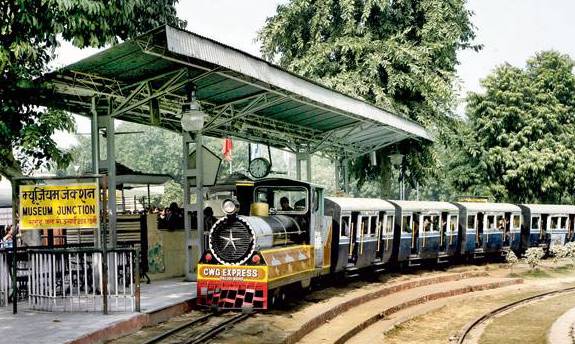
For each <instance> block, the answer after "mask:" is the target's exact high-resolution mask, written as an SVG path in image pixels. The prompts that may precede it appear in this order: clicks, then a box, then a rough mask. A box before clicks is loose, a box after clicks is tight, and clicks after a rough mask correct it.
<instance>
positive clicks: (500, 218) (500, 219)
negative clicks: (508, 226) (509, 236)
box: [495, 215, 505, 232]
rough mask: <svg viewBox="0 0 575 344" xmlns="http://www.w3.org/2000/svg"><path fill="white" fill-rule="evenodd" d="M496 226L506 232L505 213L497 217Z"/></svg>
mask: <svg viewBox="0 0 575 344" xmlns="http://www.w3.org/2000/svg"><path fill="white" fill-rule="evenodd" d="M495 226H496V229H497V230H498V231H500V232H505V217H504V216H503V215H497V216H496V217H495Z"/></svg>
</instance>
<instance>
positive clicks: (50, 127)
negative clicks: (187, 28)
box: [0, 0, 185, 180]
mask: <svg viewBox="0 0 575 344" xmlns="http://www.w3.org/2000/svg"><path fill="white" fill-rule="evenodd" d="M176 2H177V0H157V1H150V0H126V1H112V0H104V1H88V0H86V1H73V0H8V1H2V2H1V3H0V13H1V14H0V42H1V44H0V73H1V76H0V176H4V177H6V178H8V179H9V180H12V179H13V178H14V177H17V176H20V175H22V174H23V173H28V172H30V171H31V170H33V169H37V168H39V167H41V166H43V165H46V164H60V165H66V164H67V163H69V161H70V155H69V154H67V153H66V152H62V151H60V150H59V149H58V147H57V145H56V142H54V140H53V139H52V138H51V137H52V135H53V134H54V133H55V132H56V131H57V130H64V131H71V130H72V129H73V128H74V121H73V120H72V118H71V117H70V115H69V114H67V113H65V112H62V111H53V110H43V109H39V108H37V107H35V106H33V105H31V104H33V103H32V99H31V97H32V96H33V92H31V91H30V90H31V89H32V88H42V87H44V85H41V84H40V85H39V84H37V83H36V82H35V79H36V78H37V77H39V76H40V75H41V74H42V73H43V72H45V71H46V66H47V65H48V63H49V62H50V61H51V60H52V59H53V58H54V51H55V48H56V47H57V46H58V38H59V37H62V38H63V39H64V40H67V41H71V42H72V43H73V44H74V45H75V46H77V47H80V48H82V47H87V46H92V47H102V46H104V45H107V44H115V43H117V42H118V41H120V40H125V39H127V38H130V37H133V36H135V35H137V34H140V33H142V32H145V31H148V30H150V29H152V28H155V27H157V26H159V25H161V24H165V23H169V24H172V25H175V26H179V27H182V26H184V25H185V22H183V21H181V20H179V19H178V18H177V17H176V11H175V8H174V5H175V4H176Z"/></svg>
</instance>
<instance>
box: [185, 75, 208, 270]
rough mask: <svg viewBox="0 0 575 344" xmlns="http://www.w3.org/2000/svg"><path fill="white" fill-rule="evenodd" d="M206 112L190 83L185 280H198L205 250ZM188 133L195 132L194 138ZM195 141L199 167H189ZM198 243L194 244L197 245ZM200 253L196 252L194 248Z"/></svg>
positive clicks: (186, 158)
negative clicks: (194, 233)
mask: <svg viewBox="0 0 575 344" xmlns="http://www.w3.org/2000/svg"><path fill="white" fill-rule="evenodd" d="M206 116H207V115H206V114H205V113H204V112H203V111H202V110H201V107H200V104H199V103H198V101H197V99H196V88H195V86H194V85H189V86H188V88H187V102H186V103H185V104H184V105H183V106H182V117H181V119H180V123H181V125H182V130H183V131H184V133H183V143H184V166H183V168H184V226H185V234H186V269H185V271H186V280H188V281H194V280H196V271H195V270H196V267H197V263H198V261H199V259H200V255H201V254H202V252H203V251H204V212H203V210H204V194H203V187H204V185H203V138H202V129H203V128H204V121H205V118H206ZM189 134H192V135H193V141H192V139H191V137H190V135H189ZM191 142H195V145H196V161H195V163H196V168H195V170H191V171H190V169H189V156H190V155H189V144H190V143H191ZM191 178H195V180H196V204H195V207H191V197H190V179H191ZM193 210H195V211H196V219H197V227H196V228H197V238H193V237H192V227H191V225H192V224H191V216H190V211H193ZM194 242H195V245H194ZM194 246H195V247H196V249H197V250H198V252H196V253H197V254H193V247H194Z"/></svg>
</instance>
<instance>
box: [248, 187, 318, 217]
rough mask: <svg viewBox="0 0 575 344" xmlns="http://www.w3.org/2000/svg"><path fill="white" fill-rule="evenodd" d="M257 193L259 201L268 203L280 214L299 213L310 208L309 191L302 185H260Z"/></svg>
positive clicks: (303, 212)
mask: <svg viewBox="0 0 575 344" xmlns="http://www.w3.org/2000/svg"><path fill="white" fill-rule="evenodd" d="M255 194H256V197H255V199H257V200H258V202H265V203H268V204H269V206H270V208H273V209H274V210H275V211H276V212H277V213H278V214H294V215H299V214H305V213H306V212H307V210H308V208H307V205H308V192H307V190H306V189H305V188H302V187H258V188H256V190H255ZM286 201H287V203H286Z"/></svg>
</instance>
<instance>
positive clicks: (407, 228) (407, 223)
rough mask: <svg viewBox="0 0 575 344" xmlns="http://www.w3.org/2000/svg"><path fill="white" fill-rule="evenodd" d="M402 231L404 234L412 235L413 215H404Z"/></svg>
mask: <svg viewBox="0 0 575 344" xmlns="http://www.w3.org/2000/svg"><path fill="white" fill-rule="evenodd" d="M401 230H402V231H403V232H404V233H411V215H403V218H402V220H401Z"/></svg>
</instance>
